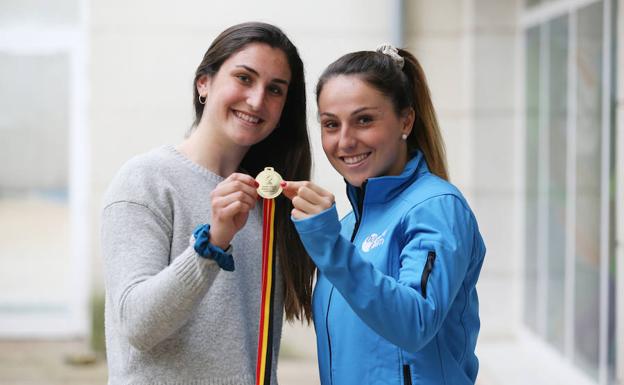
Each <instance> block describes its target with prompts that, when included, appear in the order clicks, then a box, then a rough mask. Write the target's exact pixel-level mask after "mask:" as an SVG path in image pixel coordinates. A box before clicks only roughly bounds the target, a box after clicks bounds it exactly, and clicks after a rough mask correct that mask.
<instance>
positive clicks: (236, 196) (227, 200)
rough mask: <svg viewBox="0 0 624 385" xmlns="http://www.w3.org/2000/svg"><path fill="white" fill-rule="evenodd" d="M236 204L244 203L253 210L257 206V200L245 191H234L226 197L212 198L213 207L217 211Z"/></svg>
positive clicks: (217, 196)
mask: <svg viewBox="0 0 624 385" xmlns="http://www.w3.org/2000/svg"><path fill="white" fill-rule="evenodd" d="M234 202H242V203H245V204H247V205H248V206H250V207H252V208H253V207H254V206H255V205H256V199H255V198H254V197H252V196H250V195H249V194H247V193H245V192H243V191H234V192H232V193H230V194H227V195H224V196H219V195H216V196H213V197H212V206H213V208H214V209H215V210H219V209H223V208H224V207H227V206H228V205H230V204H232V203H234Z"/></svg>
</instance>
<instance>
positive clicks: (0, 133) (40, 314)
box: [0, 0, 89, 337]
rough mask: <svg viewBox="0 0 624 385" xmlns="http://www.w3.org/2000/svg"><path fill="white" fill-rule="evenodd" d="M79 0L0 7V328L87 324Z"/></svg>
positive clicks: (56, 329)
mask: <svg viewBox="0 0 624 385" xmlns="http://www.w3.org/2000/svg"><path fill="white" fill-rule="evenodd" d="M81 4H82V3H81V2H80V1H79V0H62V1H59V2H54V5H53V6H54V7H55V9H54V11H55V12H49V7H50V6H51V5H49V4H48V2H45V1H42V0H27V1H14V0H9V1H5V2H2V4H1V5H0V15H1V16H0V84H2V87H0V263H1V264H2V266H3V268H2V269H1V270H0V333H1V334H2V335H8V336H24V337H32V336H49V335H57V336H60V335H85V334H86V333H87V331H88V330H87V325H88V323H87V320H88V316H87V310H88V307H87V298H88V294H87V290H86V288H87V285H86V283H87V282H88V279H87V278H86V277H87V274H88V269H87V268H86V266H87V263H86V260H87V259H86V258H88V256H89V254H88V252H87V251H86V247H85V245H86V244H87V243H86V241H85V238H86V236H84V235H81V232H82V233H84V232H85V231H86V230H85V229H86V228H87V226H86V207H85V201H86V199H85V197H86V188H85V187H84V186H85V185H86V178H85V175H86V173H85V172H84V170H85V168H84V163H85V162H84V160H85V156H84V151H85V147H86V144H85V143H86V141H85V137H84V133H85V131H86V130H85V125H84V118H83V116H84V99H85V98H84V88H85V86H84V84H85V82H84V75H83V74H84V73H86V71H85V69H84V64H83V63H84V56H85V53H84V47H83V43H82V37H83V36H84V32H82V29H81V25H80V16H79V15H80V12H79V11H80V9H81ZM57 7H58V8H57Z"/></svg>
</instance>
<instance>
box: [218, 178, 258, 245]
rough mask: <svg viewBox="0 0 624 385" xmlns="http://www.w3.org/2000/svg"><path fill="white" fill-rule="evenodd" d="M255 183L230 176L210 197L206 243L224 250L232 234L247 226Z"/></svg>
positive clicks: (254, 203) (252, 206)
mask: <svg viewBox="0 0 624 385" xmlns="http://www.w3.org/2000/svg"><path fill="white" fill-rule="evenodd" d="M257 187H258V183H257V182H256V181H255V180H254V178H253V177H251V176H249V175H246V174H241V173H233V174H231V175H230V176H228V177H227V178H226V179H225V180H224V181H222V182H221V183H219V184H218V185H217V187H216V188H215V189H214V190H213V191H212V192H211V193H210V199H211V210H212V218H211V222H210V243H212V244H213V245H215V246H218V247H220V248H222V249H224V250H225V249H226V248H227V247H228V245H229V244H230V242H231V241H232V238H234V234H236V233H237V232H238V231H239V230H240V229H241V228H242V227H243V226H244V225H245V222H247V217H249V211H251V210H252V209H253V208H254V207H255V205H256V202H257V200H258V193H257V192H256V188H257Z"/></svg>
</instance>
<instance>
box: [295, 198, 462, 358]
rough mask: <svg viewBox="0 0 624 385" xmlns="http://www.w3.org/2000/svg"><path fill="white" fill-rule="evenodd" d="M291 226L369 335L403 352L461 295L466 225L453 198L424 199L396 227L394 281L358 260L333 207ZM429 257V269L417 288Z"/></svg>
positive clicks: (422, 341) (419, 343) (421, 342)
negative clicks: (431, 262) (432, 258)
mask: <svg viewBox="0 0 624 385" xmlns="http://www.w3.org/2000/svg"><path fill="white" fill-rule="evenodd" d="M295 225H296V227H297V230H298V232H299V234H300V236H301V239H302V241H303V244H304V245H305V247H306V250H307V251H308V253H309V254H310V256H311V257H312V259H313V260H314V262H315V263H316V265H317V267H318V269H319V270H320V271H321V273H322V274H323V275H325V277H326V278H327V279H328V280H329V281H330V282H331V283H332V284H333V285H334V287H335V288H336V289H337V290H338V291H339V292H340V294H341V295H342V296H343V297H344V298H345V300H346V301H347V302H348V303H349V305H350V307H351V309H352V310H353V311H354V312H355V313H356V314H357V315H358V316H359V317H360V319H362V321H364V322H365V323H366V324H367V325H368V326H369V327H370V328H371V329H373V330H374V331H375V332H377V333H378V334H379V335H381V336H382V337H384V338H386V339H387V340H389V341H390V342H392V343H393V344H395V345H397V346H399V347H401V348H402V349H404V350H406V351H410V352H416V351H418V350H420V349H421V348H422V347H424V346H425V345H426V344H427V343H428V342H429V341H430V340H431V338H433V336H434V335H435V334H436V333H437V332H438V330H439V329H440V327H441V325H442V323H443V321H444V319H445V317H446V314H447V312H448V310H449V308H450V306H451V304H452V302H453V299H454V298H455V296H456V294H457V292H458V290H459V289H460V288H461V286H462V284H463V281H464V277H465V275H466V272H467V270H468V266H469V264H470V258H471V254H472V253H471V250H472V246H473V245H472V243H473V241H472V239H473V235H472V233H473V231H474V225H473V219H472V214H471V212H470V211H469V210H468V209H467V208H466V207H465V206H464V205H463V203H462V202H461V201H460V200H459V198H457V197H455V196H453V195H442V196H437V197H434V198H430V199H428V200H427V201H425V202H422V203H420V204H418V205H417V206H415V207H413V208H412V209H411V210H410V211H409V212H407V213H406V214H405V215H404V217H403V220H402V227H403V228H402V233H403V236H404V238H403V239H401V240H399V239H392V242H399V243H400V245H399V246H398V247H399V248H400V255H399V258H400V267H399V275H398V279H397V278H395V277H392V276H389V275H385V274H383V273H382V272H381V271H380V270H378V269H377V268H375V267H374V266H373V264H371V263H370V262H368V261H366V260H365V259H364V258H362V256H361V254H360V250H359V248H357V247H355V246H354V245H353V244H352V243H351V242H350V241H349V240H348V239H346V238H345V237H344V236H342V235H340V222H339V221H338V216H337V213H336V209H335V206H334V207H332V208H330V209H328V210H326V211H324V212H322V213H320V214H318V215H316V216H314V217H311V218H306V219H304V220H298V221H297V220H295ZM430 252H434V253H435V262H434V265H433V269H432V270H431V273H430V275H429V278H428V280H427V282H426V285H427V288H426V294H427V295H426V298H425V297H424V296H423V291H422V288H421V280H422V279H423V276H422V274H423V270H424V267H425V264H426V261H427V256H428V255H429V254H430Z"/></svg>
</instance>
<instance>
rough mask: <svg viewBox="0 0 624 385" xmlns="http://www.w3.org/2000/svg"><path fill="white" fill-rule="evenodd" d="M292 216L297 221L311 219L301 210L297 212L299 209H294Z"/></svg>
mask: <svg viewBox="0 0 624 385" xmlns="http://www.w3.org/2000/svg"><path fill="white" fill-rule="evenodd" d="M290 215H291V216H292V217H293V218H295V219H305V218H307V217H309V215H308V214H306V213H304V212H303V211H301V210H297V209H292V211H291V212H290Z"/></svg>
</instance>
